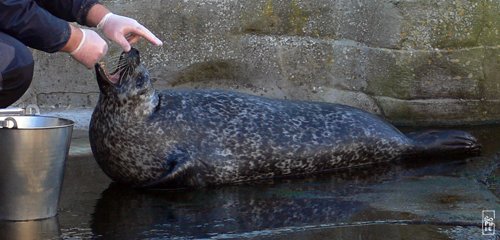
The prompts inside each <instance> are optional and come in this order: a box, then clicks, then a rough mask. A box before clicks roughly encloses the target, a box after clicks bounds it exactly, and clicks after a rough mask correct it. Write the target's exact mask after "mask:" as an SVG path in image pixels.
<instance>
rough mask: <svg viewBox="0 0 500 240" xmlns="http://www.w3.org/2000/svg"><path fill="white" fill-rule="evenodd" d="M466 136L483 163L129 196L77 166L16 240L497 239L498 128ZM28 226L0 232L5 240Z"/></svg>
mask: <svg viewBox="0 0 500 240" xmlns="http://www.w3.org/2000/svg"><path fill="white" fill-rule="evenodd" d="M468 130H469V131H471V132H472V133H473V134H474V135H475V136H477V137H478V138H479V139H480V142H481V143H482V144H483V156H482V157H477V158H471V159H467V160H425V159H422V160H420V161H415V162H414V163H405V164H399V165H394V164H391V165H378V166H372V167H369V168H364V169H354V170H349V171H348V170H344V171H338V172H335V173H329V174H323V175H320V176H314V177H306V178H297V179H288V180H274V181H263V182H258V183H251V184H243V185H237V186H225V187H218V188H208V189H199V190H177V191H160V190H157V191H140V190H133V189H129V188H124V187H121V186H117V185H115V184H112V183H111V181H110V180H109V179H108V178H107V177H106V176H105V175H104V174H103V173H102V171H101V170H100V169H99V167H98V166H97V164H96V163H95V161H94V160H93V159H92V158H91V157H73V158H70V159H69V160H68V163H67V166H66V167H67V168H66V176H65V181H64V186H63V192H62V197H61V204H60V211H59V216H58V217H57V218H53V219H49V220H45V221H40V222H37V223H34V224H38V226H37V227H32V229H36V230H35V231H31V232H30V234H31V235H30V234H28V235H29V236H27V235H26V234H27V233H26V232H27V231H24V233H25V235H24V236H23V237H22V238H19V239H30V237H32V238H31V239H58V238H63V239H123V240H126V239H495V236H492V237H484V236H481V211H482V210H485V209H492V210H493V209H494V210H496V211H497V214H500V207H499V206H500V205H499V196H500V189H499V188H498V184H500V169H499V168H498V162H499V160H498V159H499V158H498V157H497V156H496V153H497V152H500V141H499V140H500V127H497V126H487V127H474V128H470V129H468ZM499 218H500V217H498V218H497V219H496V225H497V226H500V222H499V221H498V219H499ZM22 224H26V223H8V224H7V223H3V224H0V239H1V238H2V236H20V233H19V230H18V229H24V228H26V227H25V226H21V225H22ZM497 230H498V228H497ZM16 231H18V232H16ZM21 232H22V231H21ZM497 232H498V231H497ZM2 233H4V234H2ZM499 238H500V237H499V235H497V236H496V239H499ZM8 239H11V238H10V237H9V238H8Z"/></svg>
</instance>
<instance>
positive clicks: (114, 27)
mask: <svg viewBox="0 0 500 240" xmlns="http://www.w3.org/2000/svg"><path fill="white" fill-rule="evenodd" d="M97 28H98V29H102V32H103V33H104V36H106V37H107V38H109V39H110V40H112V41H114V42H116V43H117V44H118V45H120V46H121V47H122V48H123V50H124V51H125V52H128V51H130V49H131V46H130V44H134V43H136V42H137V41H139V39H140V38H141V37H143V38H145V39H147V40H148V41H150V42H151V43H153V44H154V45H156V46H161V45H162V44H163V43H162V41H160V39H158V38H157V37H156V36H155V35H154V34H153V33H151V31H149V30H148V29H147V28H145V27H144V26H142V25H141V24H139V23H138V22H137V21H136V20H134V19H132V18H128V17H123V16H120V15H116V14H113V13H108V14H106V15H105V16H104V17H103V18H102V20H101V21H100V22H99V24H98V25H97Z"/></svg>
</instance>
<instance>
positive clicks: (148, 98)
mask: <svg viewBox="0 0 500 240" xmlns="http://www.w3.org/2000/svg"><path fill="white" fill-rule="evenodd" d="M159 103H160V100H159V96H158V93H157V92H156V90H154V89H152V90H151V91H149V92H147V93H145V94H142V95H136V96H116V95H111V96H110V95H104V94H102V93H101V95H100V97H99V102H98V104H97V105H98V107H99V109H100V111H101V112H102V113H103V114H106V115H114V118H119V119H120V120H125V121H129V120H130V121H131V120H134V121H137V120H142V119H145V118H147V117H149V116H150V115H151V114H152V113H153V112H154V111H155V109H156V108H157V106H158V105H159Z"/></svg>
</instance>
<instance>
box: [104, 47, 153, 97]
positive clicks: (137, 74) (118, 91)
mask: <svg viewBox="0 0 500 240" xmlns="http://www.w3.org/2000/svg"><path fill="white" fill-rule="evenodd" d="M95 69H96V75H97V82H98V84H99V88H100V90H101V93H102V94H103V95H104V96H107V97H118V98H119V99H124V98H131V97H137V96H143V95H148V94H151V93H152V92H154V89H153V86H152V85H151V81H150V78H149V72H148V70H147V69H146V67H145V66H144V65H143V64H142V63H141V59H140V56H139V51H138V50H137V49H135V48H132V49H131V50H130V51H129V52H123V53H122V54H121V55H120V59H119V60H118V64H117V65H116V68H115V69H114V70H112V71H111V73H109V72H108V70H107V69H106V66H105V63H104V62H100V63H97V64H96V65H95Z"/></svg>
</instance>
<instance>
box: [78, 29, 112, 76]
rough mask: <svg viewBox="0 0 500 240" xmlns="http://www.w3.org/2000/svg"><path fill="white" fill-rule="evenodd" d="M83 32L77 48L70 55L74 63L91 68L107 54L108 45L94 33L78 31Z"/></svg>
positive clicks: (86, 30) (84, 30)
mask: <svg viewBox="0 0 500 240" xmlns="http://www.w3.org/2000/svg"><path fill="white" fill-rule="evenodd" d="M80 30H82V32H83V37H82V40H80V44H79V45H78V47H77V48H76V49H75V50H73V51H72V52H71V53H70V54H71V57H73V58H74V59H75V60H76V61H78V62H80V63H81V64H83V65H85V67H87V68H88V69H90V68H92V67H93V66H94V64H96V63H97V62H98V61H99V60H101V58H102V57H104V55H106V53H107V52H108V44H107V43H106V41H104V39H102V38H101V36H99V34H97V33H96V32H94V31H92V30H89V29H80Z"/></svg>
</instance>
